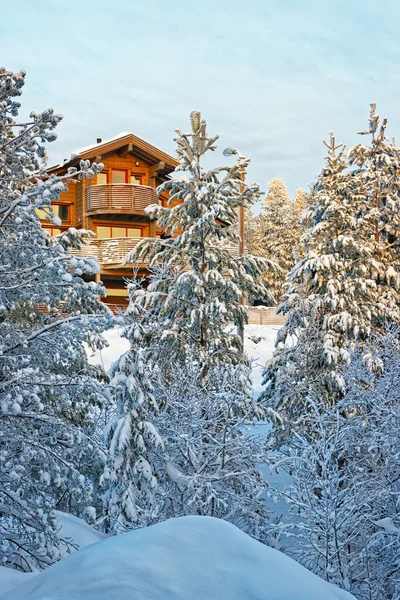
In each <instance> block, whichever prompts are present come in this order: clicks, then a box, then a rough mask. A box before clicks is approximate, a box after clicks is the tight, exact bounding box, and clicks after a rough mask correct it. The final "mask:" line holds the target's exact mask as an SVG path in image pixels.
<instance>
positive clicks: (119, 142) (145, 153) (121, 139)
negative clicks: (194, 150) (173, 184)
mask: <svg viewBox="0 0 400 600" xmlns="http://www.w3.org/2000/svg"><path fill="white" fill-rule="evenodd" d="M128 144H132V148H133V149H134V150H135V152H137V153H140V155H141V156H142V157H143V159H144V160H146V161H148V162H150V163H156V162H159V161H160V162H164V163H165V165H166V167H167V172H170V171H172V170H173V169H174V168H175V167H176V166H177V165H178V161H177V160H176V159H175V158H174V157H173V156H171V155H170V154H167V153H166V152H163V151H162V150H159V148H156V147H155V146H152V145H151V144H149V142H146V141H145V140H142V139H141V138H139V137H138V136H136V135H135V134H134V133H132V132H130V131H122V132H121V133H118V134H117V135H116V136H114V137H112V138H109V139H108V140H104V141H103V140H102V141H101V142H99V143H96V144H90V145H89V146H83V147H81V148H77V149H76V150H74V151H73V152H72V154H71V156H70V157H69V158H67V159H65V160H64V161H63V162H61V163H59V164H58V165H53V166H51V167H49V168H48V169H47V171H49V172H52V171H58V170H59V169H66V168H68V167H69V166H71V165H72V164H76V163H77V162H78V161H79V160H81V159H82V158H84V159H90V158H93V157H95V156H101V155H102V154H104V153H107V152H112V151H115V150H118V149H119V148H122V147H123V146H126V145H128Z"/></svg>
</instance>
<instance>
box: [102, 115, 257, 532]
mask: <svg viewBox="0 0 400 600" xmlns="http://www.w3.org/2000/svg"><path fill="white" fill-rule="evenodd" d="M191 125H192V132H191V133H190V134H185V133H181V132H180V131H178V138H177V144H178V156H179V158H180V170H181V171H183V175H181V176H178V177H177V178H174V179H172V180H170V181H167V182H166V183H164V184H163V185H162V186H161V187H160V188H159V191H170V204H172V207H166V208H164V207H161V206H158V205H154V206H152V207H150V208H149V212H150V214H151V215H152V217H153V218H154V217H157V218H158V223H159V225H160V226H161V227H162V228H163V230H164V233H165V235H166V236H171V237H170V238H164V239H157V240H145V241H143V242H142V243H141V244H138V246H137V247H136V249H135V251H134V252H133V254H131V255H130V256H128V257H127V259H126V260H127V261H129V262H131V261H133V262H134V261H136V260H138V261H139V262H142V261H143V259H144V258H145V257H146V258H147V259H148V260H149V262H150V265H151V267H152V269H153V271H154V276H153V277H152V278H151V280H150V283H149V285H148V287H147V288H145V289H136V286H135V284H134V285H133V287H132V288H131V292H132V293H131V297H130V307H129V310H128V329H127V333H126V335H127V337H128V339H129V340H130V350H129V352H128V353H127V354H126V355H124V356H123V357H122V358H121V360H120V361H119V362H118V363H117V364H116V366H115V368H114V369H113V373H112V375H113V380H112V383H114V384H115V388H116V397H117V407H116V413H115V417H114V419H113V421H112V425H111V427H110V430H109V435H108V448H109V459H108V463H107V469H106V471H105V473H104V477H103V483H104V485H105V486H106V493H105V501H106V508H107V510H108V511H109V514H110V519H111V521H112V522H114V523H116V525H114V526H113V523H111V527H112V529H113V530H114V531H118V530H119V529H120V528H126V527H132V526H135V525H137V524H149V523H151V522H154V521H156V520H161V519H165V518H168V517H169V516H172V515H173V514H175V516H177V515H178V514H182V511H183V510H184V508H183V504H184V503H185V501H186V500H187V501H188V502H189V501H190V503H191V504H192V510H193V512H194V513H195V514H216V515H217V514H225V515H226V514H228V513H229V510H228V506H227V505H226V506H225V508H224V509H223V508H222V504H223V503H224V502H225V503H227V502H228V498H229V494H232V493H233V488H235V489H237V491H238V494H240V484H239V481H240V477H239V476H238V477H235V476H233V475H232V481H231V485H230V487H229V485H228V483H227V491H226V494H225V496H224V500H222V496H223V493H222V491H218V494H217V492H216V495H215V498H214V500H213V501H211V500H210V502H208V501H207V489H208V490H210V489H211V487H210V482H215V486H216V488H215V489H217V488H218V489H219V490H220V488H221V485H222V483H221V481H222V480H223V478H224V477H225V476H226V477H228V473H229V471H227V472H226V473H225V471H224V472H223V473H221V472H220V471H221V465H220V463H219V462H218V461H220V458H221V454H220V453H219V457H217V458H216V462H215V461H214V462H212V460H211V458H212V453H214V452H215V451H216V450H217V446H218V443H219V442H216V441H215V440H220V438H221V435H222V431H221V429H220V427H222V426H223V425H222V420H223V419H224V418H227V417H226V413H223V412H222V406H223V397H224V393H225V392H224V390H223V389H221V390H220V392H219V393H218V388H219V386H220V385H222V381H225V379H226V378H227V377H228V376H227V372H226V369H228V367H229V365H233V366H237V369H238V370H237V371H230V376H231V377H236V376H237V381H235V382H234V384H232V386H233V387H234V390H235V392H234V398H233V399H232V400H231V403H232V407H233V406H235V407H236V406H239V404H240V403H241V402H242V404H243V407H244V408H245V412H246V419H252V418H256V417H257V416H258V417H259V416H260V415H261V414H262V413H261V411H260V407H259V406H258V404H257V403H253V402H252V401H250V403H249V398H248V388H249V377H250V371H249V369H248V361H247V358H246V357H245V355H244V352H243V345H242V342H241V339H240V337H239V336H238V335H237V334H236V331H235V330H234V329H233V327H234V326H236V327H243V325H244V323H245V321H246V316H247V313H246V308H245V306H244V305H243V304H242V302H241V299H242V298H243V297H244V296H245V294H247V293H250V294H257V295H259V294H264V293H266V292H265V291H264V289H263V286H261V285H259V284H257V283H256V282H255V280H254V277H256V276H258V275H259V273H260V272H261V270H262V268H264V264H265V263H264V261H263V260H262V259H258V258H256V257H253V256H251V255H247V254H245V255H243V256H239V257H238V256H237V255H235V254H236V252H235V251H236V249H237V246H238V233H237V229H238V225H237V213H238V207H239V206H240V205H241V204H243V205H244V206H245V207H247V206H249V205H250V204H251V203H252V202H253V201H255V200H256V199H257V198H258V195H259V188H258V186H256V185H251V186H243V183H242V171H243V169H244V168H245V167H246V166H247V164H248V161H247V160H246V159H243V158H242V157H240V158H239V161H238V164H237V165H235V166H234V167H220V168H216V169H211V170H209V171H204V170H203V168H202V166H201V160H202V158H203V156H204V154H205V153H206V152H207V151H208V150H213V149H214V148H215V142H216V140H217V137H211V138H210V137H209V136H208V135H207V129H206V123H205V121H202V120H201V118H200V114H199V113H196V112H195V113H192V115H191ZM131 317H133V320H132V319H131ZM190 365H194V366H193V369H191V371H190V374H189V375H192V376H193V378H194V379H193V385H192V387H191V388H190V390H189V391H186V392H185V393H184V394H183V395H182V396H181V398H184V399H185V401H187V400H188V396H187V394H189V395H190V396H193V397H191V400H190V401H191V404H190V406H191V407H193V402H194V398H197V399H198V400H199V402H200V401H201V406H199V407H198V409H197V411H196V415H197V416H199V414H200V415H201V419H200V421H199V424H198V425H197V426H196V427H197V429H196V436H199V437H196V440H193V444H192V452H193V456H192V458H193V460H194V453H195V452H197V458H196V460H197V461H200V460H201V453H203V455H204V457H207V461H208V463H207V465H206V463H205V464H204V465H203V466H204V472H203V473H201V472H199V471H198V470H197V471H196V469H200V466H199V464H200V463H196V465H197V466H193V465H191V463H190V461H191V460H192V458H191V457H188V461H189V462H187V464H183V462H184V461H183V462H182V461H178V460H177V458H178V453H179V448H180V446H179V443H178V440H177V439H173V437H172V429H173V428H176V429H177V430H178V429H180V431H181V435H182V438H183V439H185V438H186V437H187V436H190V435H191V434H192V433H193V431H191V430H190V428H188V422H187V420H186V417H185V418H184V416H183V414H182V415H181V416H180V415H179V414H178V413H179V410H180V408H182V405H181V404H179V398H175V399H174V398H172V397H171V394H170V391H169V388H171V389H179V386H180V384H181V381H180V377H182V378H185V379H186V376H187V373H188V369H190ZM240 367H242V370H240ZM218 369H219V370H218ZM217 372H218V373H220V374H221V381H215V380H214V377H215V374H216V373H217ZM185 374H186V375H185ZM239 375H240V376H239ZM224 377H225V379H224ZM183 392H184V390H183V389H182V393H183ZM229 393H230V392H229V391H228V390H226V399H225V405H224V406H225V407H228V406H229V402H230V401H229V398H228V396H229ZM166 399H167V400H166ZM169 401H170V402H171V405H170V406H169V405H167V407H166V406H165V405H166V403H167V404H168V402H169ZM179 407H180V408H179ZM160 409H162V410H166V411H167V412H165V413H163V412H162V410H161V412H160V414H159V415H158V412H159V411H160ZM230 410H231V409H229V411H230ZM168 411H169V412H168ZM199 411H200V413H199ZM232 420H233V421H234V423H235V426H234V425H233V421H232ZM229 423H230V429H229V431H230V434H231V438H229V436H228V438H229V439H230V443H232V444H233V447H235V448H239V447H240V443H239V441H237V440H236V438H237V436H239V433H240V426H239V424H240V423H242V420H240V417H238V416H237V415H236V417H235V415H234V413H232V415H231V416H230V420H229ZM200 426H201V427H202V428H203V429H202V431H201V432H200V430H199V427H200ZM214 436H215V437H214ZM228 438H227V440H228ZM249 443H250V442H249ZM196 444H197V445H198V447H197V448H196ZM227 444H228V442H227ZM227 447H228V446H226V448H227ZM242 447H243V452H244V451H245V450H244V449H245V448H247V449H248V447H249V445H248V444H247V446H246V445H245V444H242ZM206 448H207V450H206ZM237 461H238V463H237V464H239V463H240V464H241V467H240V468H244V465H245V462H240V458H239V456H238V457H237ZM249 461H250V459H249ZM250 463H251V461H250V462H248V463H246V464H247V465H250ZM168 464H169V465H170V466H169V467H168ZM175 470H176V471H181V472H182V473H184V474H185V476H187V477H188V478H190V480H191V483H190V486H189V488H187V494H186V493H185V494H183V495H182V490H181V489H180V486H179V485H178V484H176V481H174V479H173V477H172V475H171V474H172V473H173V472H175ZM253 475H254V481H255V478H256V476H255V471H254V472H253ZM253 475H251V477H253ZM247 476H248V474H245V473H244V472H242V479H243V489H245V488H246V489H247V490H248V491H247V494H248V502H249V505H248V506H250V505H251V506H252V507H253V508H254V506H255V504H254V503H255V502H256V500H257V498H256V497H255V495H254V492H253V491H252V490H251V489H250V487H251V486H249V481H250V479H248V478H247ZM171 477H172V479H171ZM245 480H246V481H245ZM260 481H261V480H260ZM260 485H262V484H261V483H260ZM228 489H229V492H228ZM257 489H258V488H257ZM189 490H191V491H189ZM201 490H202V491H201ZM219 495H221V501H220V498H219ZM245 495H246V494H245V493H243V498H242V499H241V500H240V501H239V499H238V504H239V503H240V502H241V503H242V504H241V506H242V508H241V510H242V511H245V510H246V506H247V504H246V503H247V500H246V499H245ZM252 497H253V500H254V502H253V500H252ZM195 498H197V500H196V499H195ZM252 502H253V504H251V503H252ZM260 502H261V501H260ZM172 505H174V507H175V509H172ZM217 505H218V507H217ZM174 511H175V512H174ZM213 511H214V512H213ZM260 511H261V512H262V506H261V503H260ZM239 512H240V511H239V508H238V509H237V510H236V509H235V511H234V513H232V514H235V518H238V515H239ZM260 514H261V513H260ZM243 518H244V516H243ZM253 525H254V522H253Z"/></svg>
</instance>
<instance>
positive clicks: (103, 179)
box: [96, 173, 108, 185]
mask: <svg viewBox="0 0 400 600" xmlns="http://www.w3.org/2000/svg"><path fill="white" fill-rule="evenodd" d="M96 183H97V185H107V183H108V173H97V182H96Z"/></svg>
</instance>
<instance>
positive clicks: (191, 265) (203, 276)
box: [128, 112, 274, 373]
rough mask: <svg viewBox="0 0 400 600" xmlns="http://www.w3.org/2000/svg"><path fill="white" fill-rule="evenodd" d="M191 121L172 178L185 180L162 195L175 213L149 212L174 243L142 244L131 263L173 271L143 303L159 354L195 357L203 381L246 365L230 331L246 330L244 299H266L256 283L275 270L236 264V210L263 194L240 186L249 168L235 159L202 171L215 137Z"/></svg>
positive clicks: (245, 258) (239, 260) (259, 262)
mask: <svg viewBox="0 0 400 600" xmlns="http://www.w3.org/2000/svg"><path fill="white" fill-rule="evenodd" d="M190 120H191V127H192V131H191V133H182V132H181V131H180V130H177V133H178V137H177V139H176V142H177V146H178V147H177V154H178V157H179V160H180V166H179V167H178V168H177V170H178V171H181V172H183V173H182V175H180V176H177V177H174V178H173V179H171V180H169V181H167V182H165V183H163V184H162V186H160V188H159V191H160V192H162V191H168V192H169V193H170V200H169V203H170V205H171V204H172V207H161V206H158V205H152V206H151V207H149V209H148V212H149V213H150V214H151V215H152V217H153V218H157V219H158V223H159V226H160V227H162V229H163V230H164V233H165V235H166V236H172V237H170V238H169V239H156V240H145V241H143V242H142V243H140V244H138V245H137V246H136V248H135V250H134V251H133V253H132V255H131V256H129V257H128V260H133V261H136V260H143V259H144V258H146V259H147V260H149V262H150V265H151V266H152V267H153V268H155V267H156V266H157V265H159V264H161V265H163V266H164V268H166V272H167V269H168V268H169V269H170V270H169V272H168V276H167V277H165V278H162V277H161V278H156V279H155V280H154V282H153V283H151V284H150V285H149V287H148V290H147V293H145V294H143V296H142V300H141V301H142V303H143V305H144V306H146V307H151V309H152V311H153V313H154V314H156V315H157V316H156V319H157V324H158V325H157V328H156V329H157V331H158V332H159V333H160V334H161V336H160V340H159V344H160V345H161V346H162V348H163V352H162V353H161V354H163V355H165V356H166V357H168V356H169V357H172V356H175V358H176V359H177V357H179V358H180V359H184V357H185V356H193V355H194V354H195V355H196V357H197V360H198V361H199V362H200V363H201V364H202V365H203V369H204V373H206V371H207V369H208V368H209V366H210V365H212V364H218V363H221V362H223V363H232V364H236V363H238V362H243V361H245V358H244V354H243V347H242V342H241V339H240V337H239V336H238V335H235V334H234V333H233V331H232V325H234V326H236V327H238V328H239V329H240V328H243V326H244V324H245V322H246V319H247V311H246V307H245V306H244V305H243V303H242V302H241V298H243V297H245V296H255V297H267V298H268V297H269V293H268V291H267V290H266V289H265V288H264V286H263V285H262V284H260V283H257V282H256V278H257V277H258V276H259V275H260V273H261V272H262V271H263V270H264V269H265V268H268V267H269V268H274V265H273V264H272V262H270V261H265V260H263V259H260V258H258V257H255V256H252V255H249V254H244V255H242V256H237V247H238V231H237V229H238V225H237V223H238V214H237V213H238V208H239V206H244V207H245V208H246V207H249V206H251V204H253V202H255V201H257V200H258V198H259V194H260V190H259V187H258V185H255V184H252V185H247V184H246V185H243V182H242V172H243V170H245V169H246V167H247V165H248V163H249V160H248V159H245V158H243V157H241V156H240V157H239V159H238V162H237V164H236V165H234V166H233V167H218V168H213V169H210V170H208V171H205V170H204V169H203V167H202V164H201V161H202V159H203V157H204V155H205V154H206V153H207V152H208V151H212V150H214V149H215V142H216V141H217V139H218V136H214V137H209V136H208V134H207V126H206V122H205V121H204V120H202V119H201V116H200V113H198V112H193V113H192V114H191V119H190ZM158 352H159V350H158ZM168 360H169V358H166V362H167V361H168Z"/></svg>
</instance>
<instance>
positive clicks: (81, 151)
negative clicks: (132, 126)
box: [72, 131, 134, 155]
mask: <svg viewBox="0 0 400 600" xmlns="http://www.w3.org/2000/svg"><path fill="white" fill-rule="evenodd" d="M129 135H134V134H133V133H132V132H131V131H121V133H118V134H117V135H115V136H114V137H112V138H109V139H108V140H102V141H101V142H100V143H99V144H98V143H96V144H91V145H90V146H83V147H82V148H78V149H77V150H74V152H73V153H72V154H75V155H80V154H84V153H85V152H88V151H89V150H92V149H93V148H96V149H97V148H101V146H105V145H107V144H109V143H110V142H115V141H116V140H120V139H122V138H125V137H127V136H129Z"/></svg>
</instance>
